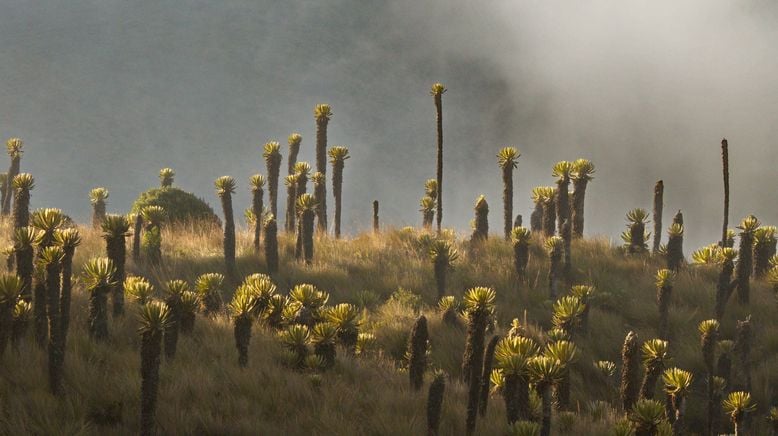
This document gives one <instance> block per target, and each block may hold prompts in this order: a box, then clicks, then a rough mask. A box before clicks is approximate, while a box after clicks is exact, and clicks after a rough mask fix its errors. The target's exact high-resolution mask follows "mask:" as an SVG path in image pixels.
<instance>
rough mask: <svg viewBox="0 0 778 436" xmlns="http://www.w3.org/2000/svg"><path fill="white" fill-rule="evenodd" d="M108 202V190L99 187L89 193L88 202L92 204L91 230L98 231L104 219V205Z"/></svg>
mask: <svg viewBox="0 0 778 436" xmlns="http://www.w3.org/2000/svg"><path fill="white" fill-rule="evenodd" d="M106 200H108V190H107V189H105V188H103V187H99V188H94V189H92V190H91V191H89V202H90V203H92V228H95V229H99V228H100V226H101V225H102V224H103V220H104V219H105V205H106Z"/></svg>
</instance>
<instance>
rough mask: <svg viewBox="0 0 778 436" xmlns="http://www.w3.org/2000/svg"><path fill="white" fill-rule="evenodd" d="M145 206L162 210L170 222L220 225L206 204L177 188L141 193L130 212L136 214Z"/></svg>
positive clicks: (150, 190)
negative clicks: (210, 222) (213, 223)
mask: <svg viewBox="0 0 778 436" xmlns="http://www.w3.org/2000/svg"><path fill="white" fill-rule="evenodd" d="M146 206H160V207H162V208H164V209H165V212H167V216H168V219H170V221H172V222H177V223H183V222H191V221H212V222H215V223H217V224H218V225H221V222H220V220H219V217H218V216H216V214H215V213H214V211H213V209H211V206H209V205H208V203H206V202H205V201H203V200H202V199H200V198H198V197H197V196H195V195H194V194H192V193H190V192H185V191H182V190H180V189H178V188H172V187H171V188H154V189H149V190H148V191H146V192H143V193H141V194H140V196H138V198H137V199H136V200H135V202H134V203H133V204H132V212H133V213H138V212H140V210H141V209H143V208H144V207H146Z"/></svg>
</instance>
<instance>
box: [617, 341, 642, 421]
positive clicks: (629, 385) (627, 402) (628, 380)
mask: <svg viewBox="0 0 778 436" xmlns="http://www.w3.org/2000/svg"><path fill="white" fill-rule="evenodd" d="M621 364H622V366H621V388H620V393H621V407H622V410H624V411H629V410H631V409H632V406H633V405H635V402H636V401H637V400H638V397H639V395H640V346H639V345H638V336H637V335H636V334H635V332H629V333H627V337H626V338H625V339H624V346H623V348H622V349H621Z"/></svg>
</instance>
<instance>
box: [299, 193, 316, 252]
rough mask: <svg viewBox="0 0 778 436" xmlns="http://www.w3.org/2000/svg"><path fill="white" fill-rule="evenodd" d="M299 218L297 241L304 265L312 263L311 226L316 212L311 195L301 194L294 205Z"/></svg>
mask: <svg viewBox="0 0 778 436" xmlns="http://www.w3.org/2000/svg"><path fill="white" fill-rule="evenodd" d="M295 207H296V210H297V215H298V217H299V226H298V227H299V229H300V233H299V239H298V240H299V241H300V244H301V245H302V255H303V259H305V263H306V265H311V264H312V263H313V224H314V222H313V221H314V218H315V211H316V207H317V204H316V201H315V200H314V198H313V196H312V195H311V194H303V195H301V196H299V197H298V198H297V203H296V204H295Z"/></svg>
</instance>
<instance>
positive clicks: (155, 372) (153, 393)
mask: <svg viewBox="0 0 778 436" xmlns="http://www.w3.org/2000/svg"><path fill="white" fill-rule="evenodd" d="M161 354H162V332H160V331H158V330H156V331H147V332H144V333H143V335H142V336H141V347H140V363H141V367H140V374H141V418H140V434H141V436H151V435H153V434H154V415H155V413H156V410H157V392H158V390H159V364H160V361H161Z"/></svg>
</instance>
